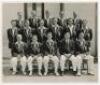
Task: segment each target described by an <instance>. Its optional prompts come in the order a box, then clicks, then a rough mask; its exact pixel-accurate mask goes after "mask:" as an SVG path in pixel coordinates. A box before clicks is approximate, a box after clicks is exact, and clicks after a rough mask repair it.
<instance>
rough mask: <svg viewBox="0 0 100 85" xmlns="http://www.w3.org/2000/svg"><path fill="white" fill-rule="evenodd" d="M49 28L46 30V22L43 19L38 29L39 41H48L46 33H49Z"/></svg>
mask: <svg viewBox="0 0 100 85" xmlns="http://www.w3.org/2000/svg"><path fill="white" fill-rule="evenodd" d="M47 30H48V28H46V27H45V26H44V20H43V19H41V20H40V26H39V27H38V29H37V31H38V35H39V41H40V42H43V41H45V40H46V32H47Z"/></svg>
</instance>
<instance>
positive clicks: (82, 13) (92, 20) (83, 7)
mask: <svg viewBox="0 0 100 85" xmlns="http://www.w3.org/2000/svg"><path fill="white" fill-rule="evenodd" d="M64 11H65V17H72V16H73V11H75V12H76V13H77V14H78V17H79V18H81V19H87V21H88V27H90V28H91V29H92V30H93V39H92V45H91V51H90V52H91V54H92V55H93V56H96V54H97V50H96V49H97V47H96V45H97V42H96V41H97V40H96V34H97V33H96V30H97V28H96V25H97V23H96V16H97V15H96V14H97V13H96V3H67V4H64Z"/></svg>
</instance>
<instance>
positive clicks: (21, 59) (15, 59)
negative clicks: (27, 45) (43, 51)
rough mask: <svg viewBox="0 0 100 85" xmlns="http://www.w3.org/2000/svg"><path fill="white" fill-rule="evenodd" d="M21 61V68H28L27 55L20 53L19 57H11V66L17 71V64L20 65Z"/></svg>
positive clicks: (23, 69)
mask: <svg viewBox="0 0 100 85" xmlns="http://www.w3.org/2000/svg"><path fill="white" fill-rule="evenodd" d="M19 63H20V65H21V70H22V71H23V72H24V71H25V69H26V65H27V59H26V56H20V55H18V56H17V57H12V58H11V67H12V68H13V71H14V72H17V66H18V64H19Z"/></svg>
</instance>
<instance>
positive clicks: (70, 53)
mask: <svg viewBox="0 0 100 85" xmlns="http://www.w3.org/2000/svg"><path fill="white" fill-rule="evenodd" d="M22 38H23V37H22V36H21V35H20V34H19V35H17V41H16V42H15V44H14V45H13V49H12V50H13V54H14V57H12V59H11V65H12V68H13V73H12V74H16V72H17V65H18V64H19V62H20V65H21V70H22V73H23V74H24V75H26V67H27V66H28V70H29V75H32V74H33V73H32V72H33V70H34V69H33V62H34V60H35V61H37V65H38V75H40V76H41V75H42V72H41V70H42V66H44V70H45V71H44V75H47V74H48V68H49V61H52V62H53V64H54V73H55V75H57V76H58V75H59V72H58V68H59V67H60V69H61V75H63V74H64V70H65V63H66V61H67V60H69V61H71V63H72V67H73V73H74V74H75V75H81V69H82V67H81V66H82V62H83V59H87V60H88V63H87V64H88V73H89V74H94V72H93V70H94V57H93V56H91V55H90V54H89V52H88V51H86V42H85V40H84V32H83V31H80V32H79V34H78V38H77V39H76V40H75V41H73V40H71V38H70V32H69V31H66V32H65V33H64V38H63V39H62V40H61V41H59V42H58V43H56V42H55V41H54V40H53V34H52V32H51V31H48V32H47V39H46V41H45V42H43V43H40V42H39V41H38V36H37V34H33V35H32V42H31V44H30V45H29V46H27V44H26V43H24V42H23V41H22ZM26 53H27V54H28V55H27V56H26V55H25V54H26Z"/></svg>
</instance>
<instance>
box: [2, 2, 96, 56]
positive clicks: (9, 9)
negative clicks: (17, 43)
mask: <svg viewBox="0 0 100 85" xmlns="http://www.w3.org/2000/svg"><path fill="white" fill-rule="evenodd" d="M31 6H32V5H31ZM28 7H29V8H28V9H29V10H30V11H31V10H32V9H31V7H30V6H29V5H28ZM44 7H45V10H48V11H49V12H50V15H51V17H53V16H54V17H58V16H59V11H60V5H59V4H58V3H45V4H44ZM29 10H28V17H29V16H30V11H29ZM73 11H75V12H76V13H77V14H78V16H79V17H80V18H82V19H87V20H88V26H89V27H90V28H91V29H92V30H93V40H92V46H91V54H92V55H93V56H96V52H97V48H96V41H97V40H96V34H97V33H96V4H93V3H91V4H90V3H65V4H64V12H65V17H72V13H73ZM17 12H22V13H23V18H24V4H23V3H4V4H3V18H2V20H3V28H2V29H3V30H2V31H3V55H4V57H10V56H11V55H10V50H9V48H8V39H7V29H8V28H9V27H11V26H10V21H11V20H12V19H16V18H17ZM37 12H39V14H38V16H41V14H40V13H41V5H40V4H38V5H37Z"/></svg>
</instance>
